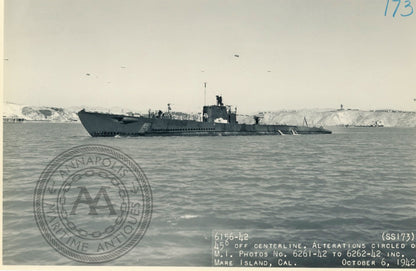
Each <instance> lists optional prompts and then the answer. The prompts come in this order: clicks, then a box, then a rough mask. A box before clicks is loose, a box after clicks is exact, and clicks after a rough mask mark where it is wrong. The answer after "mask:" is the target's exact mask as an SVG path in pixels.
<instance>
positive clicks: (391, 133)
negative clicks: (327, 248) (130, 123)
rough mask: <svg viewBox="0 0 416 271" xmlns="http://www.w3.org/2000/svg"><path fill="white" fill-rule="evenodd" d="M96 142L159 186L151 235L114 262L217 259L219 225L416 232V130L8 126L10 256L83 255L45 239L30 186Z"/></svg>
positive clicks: (294, 232) (7, 260)
mask: <svg viewBox="0 0 416 271" xmlns="http://www.w3.org/2000/svg"><path fill="white" fill-rule="evenodd" d="M91 143H96V144H104V145H108V146H112V147H116V148H118V149H120V150H121V151H123V152H125V153H126V154H128V155H130V156H131V157H132V158H134V159H135V161H136V162H137V163H138V164H139V165H140V166H141V168H142V169H143V170H144V172H145V173H146V175H147V177H148V179H149V182H150V185H151V187H152V190H153V218H152V222H151V224H150V227H149V229H148V231H147V233H146V235H145V236H144V238H143V239H142V240H141V242H140V243H139V244H138V246H137V247H136V248H135V249H133V250H132V251H131V252H130V253H128V254H126V255H124V256H123V257H121V258H119V259H117V260H115V261H113V262H111V263H107V264H115V265H205V266H210V265H211V232H212V230H214V229H216V230H222V229H229V230H244V229H245V230H251V231H256V230H258V231H259V232H260V231H267V232H269V233H270V234H271V236H270V237H271V238H273V239H274V240H279V238H281V239H282V240H288V241H293V242H296V241H299V240H311V239H316V240H327V241H344V242H348V241H357V240H359V241H363V242H366V241H369V242H370V241H374V239H375V238H376V236H378V234H380V233H381V232H382V231H386V230H415V225H416V197H415V195H416V167H415V166H416V152H415V150H416V129H398V128H336V129H335V130H334V134H332V135H312V136H247V137H146V138H91V137H90V136H88V134H87V133H86V132H85V131H84V129H83V127H82V126H81V125H80V124H52V123H23V124H7V123H6V124H5V125H4V158H3V159H4V161H3V163H4V165H3V166H4V177H3V178H4V180H3V224H4V226H3V263H4V264H67V265H73V264H77V263H75V262H73V261H70V260H68V259H66V258H65V257H63V256H61V255H60V254H58V253H57V252H55V251H54V250H53V249H52V248H51V247H50V246H49V245H48V244H47V243H46V242H45V240H44V239H43V237H42V236H41V234H40V232H39V230H38V228H37V227H36V224H35V221H34V217H33V207H32V199H33V190H34V188H35V185H36V181H37V178H39V176H40V174H41V172H42V170H43V169H44V168H45V166H46V165H47V164H48V162H50V161H51V160H52V159H53V158H54V157H55V156H57V155H58V154H60V153H61V152H63V151H65V150H67V149H68V148H70V147H74V146H77V145H81V144H91ZM265 237H268V236H265Z"/></svg>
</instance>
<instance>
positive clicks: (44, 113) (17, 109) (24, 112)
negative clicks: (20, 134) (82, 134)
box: [3, 103, 79, 122]
mask: <svg viewBox="0 0 416 271" xmlns="http://www.w3.org/2000/svg"><path fill="white" fill-rule="evenodd" d="M3 118H8V119H17V118H19V119H24V120H25V121H51V122H74V121H79V119H78V116H77V114H76V112H75V111H71V110H66V109H64V108H58V107H46V106H26V105H20V104H13V103H3Z"/></svg>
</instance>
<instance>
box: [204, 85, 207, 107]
mask: <svg viewBox="0 0 416 271" xmlns="http://www.w3.org/2000/svg"><path fill="white" fill-rule="evenodd" d="M205 105H207V82H204V106H205Z"/></svg>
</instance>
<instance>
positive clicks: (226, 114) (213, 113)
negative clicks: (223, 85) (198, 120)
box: [202, 95, 237, 124]
mask: <svg viewBox="0 0 416 271" xmlns="http://www.w3.org/2000/svg"><path fill="white" fill-rule="evenodd" d="M216 98H217V104H216V105H205V106H204V108H203V110H202V121H203V122H222V121H219V120H221V119H222V120H223V121H227V123H231V124H233V123H237V108H235V111H234V112H232V110H231V106H229V105H224V104H223V102H222V96H220V95H217V96H216Z"/></svg>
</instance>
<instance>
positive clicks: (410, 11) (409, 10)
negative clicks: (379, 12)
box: [384, 0, 413, 18]
mask: <svg viewBox="0 0 416 271" xmlns="http://www.w3.org/2000/svg"><path fill="white" fill-rule="evenodd" d="M392 1H393V2H397V5H396V8H395V9H394V11H393V18H394V17H395V16H396V13H397V10H398V9H399V6H400V4H401V2H402V1H401V0H392ZM389 4H390V0H387V4H386V10H385V11H384V16H387V10H388V9H389ZM404 8H405V10H407V13H405V14H403V13H401V14H400V15H401V16H402V17H407V16H410V15H412V14H413V6H412V3H410V0H405V1H404Z"/></svg>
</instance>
